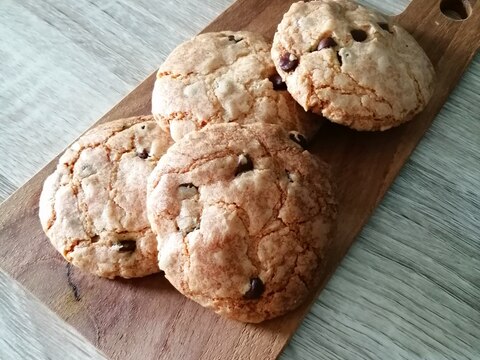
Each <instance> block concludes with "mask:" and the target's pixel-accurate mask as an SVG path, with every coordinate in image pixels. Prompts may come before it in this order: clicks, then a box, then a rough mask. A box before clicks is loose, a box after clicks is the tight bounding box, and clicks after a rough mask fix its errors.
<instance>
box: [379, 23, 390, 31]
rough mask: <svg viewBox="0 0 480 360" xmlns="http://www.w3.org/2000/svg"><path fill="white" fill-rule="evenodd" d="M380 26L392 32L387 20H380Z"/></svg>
mask: <svg viewBox="0 0 480 360" xmlns="http://www.w3.org/2000/svg"><path fill="white" fill-rule="evenodd" d="M378 26H380V27H381V28H382V29H383V30H385V31H388V32H390V27H389V26H388V24H387V23H386V22H379V23H378Z"/></svg>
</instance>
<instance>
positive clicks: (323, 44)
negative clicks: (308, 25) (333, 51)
mask: <svg viewBox="0 0 480 360" xmlns="http://www.w3.org/2000/svg"><path fill="white" fill-rule="evenodd" d="M334 46H337V43H336V42H335V40H333V39H332V38H331V37H327V38H325V39H322V40H320V42H319V43H318V46H317V50H318V51H320V50H323V49H328V48H331V47H334Z"/></svg>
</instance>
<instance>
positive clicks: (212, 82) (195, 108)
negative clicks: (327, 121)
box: [152, 31, 320, 141]
mask: <svg viewBox="0 0 480 360" xmlns="http://www.w3.org/2000/svg"><path fill="white" fill-rule="evenodd" d="M152 113H153V115H154V116H155V118H156V119H157V121H158V123H159V124H160V126H161V127H162V128H163V129H164V130H165V131H170V134H171V136H172V138H173V140H174V141H178V140H180V139H181V138H182V137H183V136H184V135H185V134H187V133H189V132H190V131H194V130H199V129H201V128H203V127H204V126H205V125H207V124H214V123H224V122H232V121H235V122H238V123H241V124H245V123H248V122H253V121H255V122H257V121H258V122H266V123H278V124H280V125H282V126H284V127H285V128H286V129H287V130H296V131H299V132H300V133H302V134H304V135H305V136H306V137H307V138H310V137H311V136H312V135H313V134H314V132H315V131H316V130H317V129H318V127H319V124H320V123H319V122H318V121H312V120H311V119H309V118H307V116H306V114H305V113H304V112H303V110H302V109H301V107H300V106H297V104H296V102H295V101H294V100H293V99H292V98H291V96H290V95H289V94H288V92H287V91H286V86H285V84H284V83H283V81H282V80H281V78H280V77H279V76H278V74H277V73H276V71H275V66H274V65H273V62H272V60H271V59H270V44H269V43H267V42H266V41H265V39H264V38H263V37H262V36H261V35H258V34H255V33H251V32H245V31H240V32H231V31H224V32H218V33H206V34H202V35H198V36H196V37H195V38H193V39H192V40H189V41H187V42H185V43H183V44H181V45H180V46H178V47H177V48H176V49H175V50H173V52H172V53H171V54H170V55H169V56H168V58H167V59H166V60H165V62H164V63H163V64H162V65H161V66H160V69H159V70H158V73H157V79H156V82H155V86H154V90H153V96H152ZM317 120H318V119H317Z"/></svg>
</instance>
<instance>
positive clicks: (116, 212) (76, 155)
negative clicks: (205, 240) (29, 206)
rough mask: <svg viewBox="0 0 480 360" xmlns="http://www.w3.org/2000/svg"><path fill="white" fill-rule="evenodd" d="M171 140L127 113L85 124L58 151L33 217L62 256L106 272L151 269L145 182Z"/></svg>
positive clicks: (149, 121)
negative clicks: (81, 133) (69, 143)
mask: <svg viewBox="0 0 480 360" xmlns="http://www.w3.org/2000/svg"><path fill="white" fill-rule="evenodd" d="M171 143H172V141H171V139H170V136H169V135H168V134H166V133H165V132H163V131H162V130H161V129H160V127H159V126H158V125H157V123H156V121H155V120H154V119H153V117H152V116H144V117H133V118H128V119H122V120H117V121H113V122H110V123H107V124H104V125H100V126H98V127H96V128H94V129H92V130H90V131H89V132H88V133H86V134H85V135H84V136H82V137H81V138H80V139H79V140H78V141H77V142H76V143H74V144H73V145H72V146H71V147H70V148H69V149H68V150H67V151H66V152H65V153H64V154H63V155H62V157H61V158H60V160H59V163H58V166H57V168H56V170H55V172H54V173H53V174H52V175H50V176H49V177H48V179H47V180H46V181H45V184H44V187H43V191H42V194H41V197H40V221H41V224H42V227H43V229H44V231H45V233H46V234H47V236H48V237H49V239H50V241H51V243H52V244H53V246H54V247H55V248H56V249H57V250H58V251H59V252H60V253H61V254H62V255H63V256H64V257H65V259H66V260H67V261H69V262H71V263H72V264H73V265H75V266H78V267H80V268H82V269H84V270H86V271H89V272H91V273H93V274H96V275H99V276H103V277H107V278H114V277H116V276H120V277H124V278H131V277H138V276H144V275H148V274H151V273H154V272H157V271H158V264H157V247H156V246H157V244H156V240H155V235H154V234H153V232H152V230H151V229H150V225H149V223H148V219H147V215H146V206H145V203H146V200H145V197H146V184H147V178H148V176H149V175H150V173H151V171H152V170H153V168H154V167H155V165H156V164H157V162H158V160H159V159H160V157H161V156H162V155H163V154H164V153H165V151H166V150H167V148H168V147H169V145H170V144H171Z"/></svg>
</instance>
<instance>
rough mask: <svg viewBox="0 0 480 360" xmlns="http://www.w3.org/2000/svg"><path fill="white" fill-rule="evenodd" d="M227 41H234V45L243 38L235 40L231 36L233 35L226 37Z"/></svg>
mask: <svg viewBox="0 0 480 360" xmlns="http://www.w3.org/2000/svg"><path fill="white" fill-rule="evenodd" d="M228 40H229V41H235V43H238V42H240V41H242V40H243V38H240V39H235V36H233V35H228Z"/></svg>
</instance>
